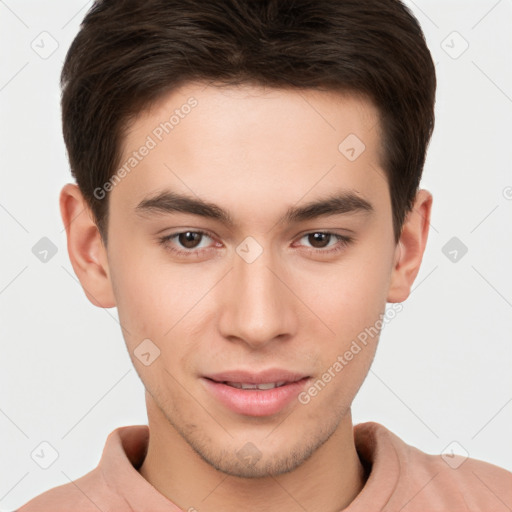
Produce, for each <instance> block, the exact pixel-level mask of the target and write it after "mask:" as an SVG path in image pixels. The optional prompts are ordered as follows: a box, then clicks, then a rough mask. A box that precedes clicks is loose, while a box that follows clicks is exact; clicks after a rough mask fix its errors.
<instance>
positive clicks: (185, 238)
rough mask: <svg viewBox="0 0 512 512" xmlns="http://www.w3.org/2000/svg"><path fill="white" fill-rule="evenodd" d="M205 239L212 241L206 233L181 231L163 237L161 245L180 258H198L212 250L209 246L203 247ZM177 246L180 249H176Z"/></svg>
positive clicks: (160, 241) (160, 240)
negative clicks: (206, 251) (202, 243)
mask: <svg viewBox="0 0 512 512" xmlns="http://www.w3.org/2000/svg"><path fill="white" fill-rule="evenodd" d="M205 237H206V238H210V239H212V237H211V236H210V235H209V234H208V233H206V231H180V232H178V233H173V234H171V235H166V236H164V237H161V238H160V239H159V243H160V244H161V245H163V246H164V247H165V248H166V249H168V250H169V251H171V252H173V253H176V254H178V255H179V256H194V255H196V256H197V255H199V254H201V253H202V252H204V251H205V250H209V249H210V248H209V247H208V246H204V245H203V246H201V242H202V241H203V239H204V238H205ZM173 240H174V241H173ZM177 244H178V247H176V245H177ZM180 247H183V248H184V250H181V249H180Z"/></svg>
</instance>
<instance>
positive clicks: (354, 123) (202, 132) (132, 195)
mask: <svg viewBox="0 0 512 512" xmlns="http://www.w3.org/2000/svg"><path fill="white" fill-rule="evenodd" d="M145 147H146V148H147V149H144V148H145ZM134 152H135V153H137V154H138V155H137V156H133V155H134ZM380 152H381V147H380V136H379V115H378V110H377V109H376V108H375V106H374V105H373V104H372V103H371V102H370V101H369V100H367V99H365V98H364V97H362V96H356V95H349V94H346V93H343V94H342V93H337V92H330V91H329V92H327V91H317V90H312V89H306V90H304V89H273V88H264V87H261V86H253V85H241V86H222V87H219V86H212V85H205V84H200V83H189V84H186V85H184V86H182V87H180V88H179V89H176V90H174V91H173V92H171V93H169V94H167V95H166V96H164V97H162V98H161V99H160V100H159V101H158V102H156V103H155V104H154V105H152V107H151V108H150V109H147V110H145V111H143V112H141V114H140V115H139V116H138V117H137V118H136V119H135V121H134V122H133V123H132V124H131V125H130V127H129V129H128V131H127V134H126V136H125V139H124V144H123V151H122V158H121V165H125V168H126V171H127V172H125V173H124V175H125V177H123V179H122V180H120V182H119V184H118V185H116V187H115V188H114V190H112V194H111V198H112V199H111V200H112V202H114V201H115V202H116V203H118V204H120V203H119V202H122V203H123V204H124V206H126V207H127V208H128V207H130V208H132V209H134V208H135V207H136V205H137V204H139V202H140V200H141V199H142V198H143V197H144V196H145V195H147V194H149V193H153V194H154V193H157V192H158V191H161V190H162V189H163V188H167V189H173V190H180V191H182V192H186V193H188V194H189V195H190V194H194V195H197V196H198V197H199V196H200V197H203V198H208V199H209V200H212V201H213V202H223V201H224V202H225V201H226V200H227V199H228V198H229V200H230V201H231V202H232V203H233V202H236V198H239V201H238V206H241V207H243V206H245V207H247V208H248V209H249V206H250V203H251V202H254V203H255V204H257V205H259V206H260V207H261V206H262V205H265V204H269V205H270V204H272V203H275V202H276V201H277V202H279V201H281V202H283V201H284V202H286V203H296V202H297V201H299V200H300V199H301V198H305V199H313V198H314V196H317V195H319V194H324V195H325V193H328V192H332V191H333V189H340V187H343V186H346V188H350V189H352V190H356V191H357V190H359V191H361V193H362V195H364V194H365V193H366V194H370V195H371V194H379V193H380V195H381V196H382V194H381V192H382V191H383V190H384V189H385V188H387V181H386V179H385V174H384V172H383V170H382V169H381V167H380V161H381V158H380ZM141 153H144V155H143V156H141ZM130 160H131V163H132V164H134V165H133V166H131V167H130V165H126V164H127V162H129V161H130ZM363 192H364V193H363ZM306 196H307V197H306ZM242 202H243V204H241V203H242Z"/></svg>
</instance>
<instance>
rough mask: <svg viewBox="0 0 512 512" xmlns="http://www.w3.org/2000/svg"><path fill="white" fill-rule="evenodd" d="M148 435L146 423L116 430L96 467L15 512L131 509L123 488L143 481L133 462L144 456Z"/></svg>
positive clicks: (111, 434)
mask: <svg viewBox="0 0 512 512" xmlns="http://www.w3.org/2000/svg"><path fill="white" fill-rule="evenodd" d="M147 438H148V427H147V426H145V425H133V426H125V427H119V428H117V429H115V430H114V431H112V432H111V433H110V434H109V435H108V437H107V440H106V442H105V446H104V449H103V454H102V456H101V460H100V462H99V463H98V465H97V467H96V468H94V469H93V470H92V471H90V472H89V473H87V474H85V475H84V476H82V477H80V478H78V479H76V480H73V481H71V482H69V483H65V484H63V485H59V486H57V487H54V488H52V489H49V490H48V491H46V492H43V493H42V494H39V495H38V496H36V497H34V498H32V499H31V500H30V501H28V502H27V503H25V504H24V505H23V506H22V507H20V508H18V509H17V510H16V511H15V512H47V511H51V512H69V511H70V510H77V511H78V510H79V511H80V512H98V510H101V511H102V512H110V511H114V510H115V511H116V512H117V511H120V510H131V507H130V506H129V505H128V503H127V501H126V499H125V494H124V492H123V489H124V487H126V486H129V487H130V486H131V487H133V488H140V487H141V485H142V486H143V485H144V483H145V481H144V480H143V479H142V477H141V476H140V475H139V474H138V473H137V470H136V469H135V468H134V467H133V465H132V464H138V463H139V462H140V460H141V459H142V458H143V457H144V453H145V447H146V443H147ZM141 481H142V483H141Z"/></svg>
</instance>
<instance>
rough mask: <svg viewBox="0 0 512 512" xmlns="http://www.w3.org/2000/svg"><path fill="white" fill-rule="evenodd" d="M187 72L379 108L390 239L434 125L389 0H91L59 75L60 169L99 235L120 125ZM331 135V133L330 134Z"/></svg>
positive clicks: (415, 50)
mask: <svg viewBox="0 0 512 512" xmlns="http://www.w3.org/2000/svg"><path fill="white" fill-rule="evenodd" d="M192 81H196V82H197V81H215V82H217V83H222V84H226V85H230V84H233V85H234V84H244V83H251V84H260V85H264V86H269V87H276V88H293V87H295V88H312V89H320V90H322V89H323V90H331V91H339V92H355V93H358V94H363V95H364V96H365V97H367V98H368V99H370V100H371V101H372V102H373V103H374V104H375V105H376V106H377V108H378V110H379V114H380V128H381V139H382V150H383V151H382V154H383V160H384V161H383V162H381V165H382V167H383V168H384V171H385V173H386V176H387V179H388V184H389V191H390V196H391V205H392V211H393V229H394V235H395V241H396V242H398V240H399V237H400V233H401V229H402V225H403V221H404V219H405V216H406V214H407V213H408V212H409V211H410V210H411V209H412V206H413V202H414V197H415V194H416V192H417V190H418V187H419V183H420V180H421V174H422V171H423V166H424V161H425V156H426V150H427V147H428V144H429V141H430V137H431V135H432V131H433V128H434V103H435V90H436V76H435V68H434V64H433V62H432V57H431V55H430V52H429V50H428V48H427V45H426V42H425V38H424V35H423V32H422V30H421V28H420V25H419V23H418V21H417V20H416V18H415V17H414V16H413V14H412V13H411V12H410V10H409V9H408V8H407V7H406V6H404V5H403V4H402V3H401V2H400V1H399V0H103V1H102V0H97V1H96V2H95V3H94V4H93V6H92V7H91V8H90V10H89V11H88V12H87V14H86V16H85V18H84V20H83V22H82V24H81V27H80V31H79V32H78V34H77V36H76V37H75V39H74V40H73V42H72V44H71V46H70V48H69V50H68V52H67V55H66V60H65V62H64V67H63V69H62V75H61V87H62V101H61V106H62V127H63V135H64V141H65V143H66V148H67V152H68V158H69V162H70V166H71V172H72V174H73V177H74V178H75V179H76V182H77V185H78V186H79V188H80V190H81V192H82V194H83V195H84V198H85V199H86V201H87V202H88V204H89V205H90V207H91V211H92V213H93V215H94V217H95V221H96V224H97V226H98V229H99V231H100V233H101V235H102V238H103V240H104V242H105V243H106V241H107V240H106V235H107V229H106V228H107V222H108V196H107V197H105V199H98V198H97V197H96V195H95V193H94V191H95V190H96V189H97V188H98V187H101V186H102V185H103V184H104V183H106V182H108V180H109V179H110V178H111V177H112V176H113V175H114V173H115V172H116V169H117V167H118V166H119V165H120V160H121V156H122V155H121V148H122V143H123V137H124V135H125V133H126V128H127V125H128V124H129V122H130V121H133V120H134V119H135V118H136V116H137V115H138V114H139V113H141V112H142V111H143V110H145V109H147V108H149V107H150V106H151V105H152V103H154V102H155V101H158V100H159V99H160V98H161V97H163V95H165V94H167V93H169V92H171V91H172V90H174V89H176V88H177V87H179V86H181V85H183V84H185V83H187V82H192ZM340 142H341V141H340Z"/></svg>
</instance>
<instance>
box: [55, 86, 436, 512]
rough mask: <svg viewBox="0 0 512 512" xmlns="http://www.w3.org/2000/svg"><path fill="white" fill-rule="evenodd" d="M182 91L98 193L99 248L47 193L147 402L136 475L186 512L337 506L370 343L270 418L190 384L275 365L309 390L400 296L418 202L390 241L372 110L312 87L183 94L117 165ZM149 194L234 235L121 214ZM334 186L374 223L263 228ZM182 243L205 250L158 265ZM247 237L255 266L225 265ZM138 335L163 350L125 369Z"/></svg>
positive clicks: (64, 195)
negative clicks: (155, 134)
mask: <svg viewBox="0 0 512 512" xmlns="http://www.w3.org/2000/svg"><path fill="white" fill-rule="evenodd" d="M190 96H194V98H196V99H197V101H198V105H197V106H196V107H195V108H194V109H193V110H192V111H191V112H190V114H188V115H187V116H185V117H184V118H183V119H181V120H180V123H179V125H177V126H176V127H175V128H174V130H173V131H172V132H171V133H170V134H168V135H166V136H165V137H164V138H163V140H162V141H161V142H160V143H159V144H158V145H157V146H156V147H155V148H154V149H152V150H151V151H150V152H149V154H148V155H147V156H146V157H145V158H144V159H143V160H142V161H141V162H140V163H139V164H138V165H137V167H136V168H135V169H134V170H132V171H131V172H130V173H129V174H128V175H127V176H126V177H125V178H124V179H123V180H122V181H121V182H120V183H119V184H117V185H116V186H115V187H114V189H113V190H112V191H111V192H110V199H109V201H110V203H109V223H108V248H106V247H105V246H104V244H103V241H102V239H101V237H100V235H99V232H98V230H97V228H96V225H95V223H94V221H93V218H92V215H91V213H90V210H89V208H88V206H87V204H86V203H85V201H84V199H83V197H82V195H81V194H80V191H79V190H78V188H77V187H76V185H73V184H67V185H66V186H65V187H64V188H63V189H62V192H61V196H60V207H61V214H62V218H63V221H64V224H65V226H66V232H67V237H68V251H69V256H70V260H71V263H72V265H73V268H74V270H75V272H76V274H77V276H78V278H79V279H80V282H81V283H82V286H83V289H84V291H85V293H86V295H87V297H88V298H89V300H90V301H91V302H92V303H93V304H95V305H97V306H99V307H114V306H116V307H117V308H118V313H119V318H120V322H121V324H122V328H123V335H124V338H125V341H126V345H127V348H128V350H129V353H130V357H131V358H132V361H133V364H134V366H135V368H136V370H137V372H138V374H139V376H140V378H141V380H142V382H143V384H144V386H145V389H146V404H147V412H148V422H149V426H150V432H151V436H150V441H149V448H148V453H147V456H146V459H145V461H144V463H143V465H142V466H141V468H140V469H139V471H140V473H141V475H142V476H143V477H144V478H146V479H147V480H148V481H149V482H150V483H151V484H152V485H153V486H154V487H156V489H158V491H160V492H161V493H162V494H164V495H165V496H167V497H168V498H169V499H171V500H172V501H174V502H175V503H176V504H177V505H178V506H179V507H181V508H182V509H183V510H187V509H190V508H191V507H194V508H195V509H197V510H201V511H206V512H207V511H218V510H223V511H226V512H231V511H235V510H236V511H239V510H254V511H266V510H281V511H283V512H287V511H298V510H301V511H303V510H308V511H324V512H325V511H338V510H341V509H342V508H344V507H346V506H347V505H348V504H349V503H350V502H351V501H353V499H354V498H355V496H356V495H357V494H358V493H359V492H360V491H361V489H362V487H363V486H364V483H365V474H364V471H363V467H362V465H361V462H360V460H359V458H358V455H357V452H356V450H355V446H354V440H353V433H352V417H351V404H352V401H353V399H354V397H355V395H356V394H357V392H358V390H359V388H360V386H361V384H362V383H363V381H364V379H365V378H366V375H367V373H368V371H369V368H370V365H371V362H372V360H373V357H374V354H375V350H376V346H377V341H378V336H377V337H375V338H374V339H373V340H372V341H371V342H370V343H368V344H367V346H365V347H364V348H363V350H361V351H360V352H359V353H358V354H357V355H356V356H354V358H353V359H352V360H351V361H350V362H349V363H348V364H347V365H346V366H345V367H344V368H343V371H341V372H339V373H338V374H336V377H335V378H333V379H332V380H331V381H330V382H329V383H328V385H327V386H325V388H324V389H322V391H321V392H319V393H318V394H317V395H316V396H315V397H314V399H312V400H311V401H310V402H309V403H307V404H302V403H300V402H299V401H298V400H294V401H293V402H292V403H291V404H290V405H289V406H287V407H286V408H285V409H283V410H282V411H280V412H278V413H277V414H275V415H271V416H266V417H251V416H246V415H241V414H237V413H234V412H232V411H231V410H229V409H227V408H225V407H224V406H223V405H222V404H221V403H219V402H218V401H216V399H215V398H213V397H212V395H210V394H209V393H208V391H207V389H206V388H205V387H204V386H203V384H202V381H201V379H200V377H201V376H202V375H205V374H208V373H213V372H221V371H226V370H232V369H243V370H249V371H256V370H262V369H267V368H284V369H288V370H291V371H297V372H303V373H305V374H307V375H310V376H312V379H313V380H315V379H318V378H320V377H321V376H322V374H323V373H324V372H325V371H326V370H327V369H328V368H329V367H331V366H332V365H333V363H334V362H335V361H336V360H337V357H338V355H340V354H344V353H345V351H346V350H347V349H348V348H349V347H350V344H351V343H352V341H353V340H354V339H356V338H357V335H358V334H359V333H360V332H362V331H364V330H365V328H367V327H369V326H373V325H374V324H375V322H376V321H377V320H379V318H380V317H379V315H380V314H384V312H385V306H386V302H390V303H393V302H402V301H404V300H405V299H406V298H407V297H408V295H409V293H410V289H411V285H412V284H413V282H414V279H415V278H416V275H417V273H418V271H419V268H420V264H421V260H422V257H423V253H424V250H425V246H426V242H427V235H428V227H429V220H430V213H431V206H432V195H431V194H430V192H428V191H426V190H419V191H418V193H417V196H416V200H415V204H414V208H413V209H412V211H411V212H410V213H409V214H408V216H407V219H406V221H405V223H404V226H403V230H402V234H401V237H400V242H399V243H398V244H395V242H394V237H393V228H392V213H391V200H390V196H389V189H388V184H387V181H386V178H385V174H384V171H383V170H382V168H381V165H380V132H379V117H378V111H377V110H376V108H375V107H374V106H373V104H372V103H370V102H369V101H368V100H365V99H364V98H359V97H356V96H353V95H341V94H335V93H331V92H325V91H313V90H301V91H297V90H285V89H264V88H261V87H256V86H249V85H243V86H239V87H233V86H230V87H227V88H222V89H220V88H218V87H215V86H213V85H208V86H207V85H204V84H197V83H196V84H193V83H189V84H186V85H185V86H183V87H182V88H181V89H179V90H175V91H173V92H172V93H171V94H169V95H167V96H166V97H165V98H163V99H162V100H161V101H160V102H158V103H157V104H156V105H154V107H153V108H152V109H150V110H147V111H144V112H143V113H142V114H141V115H140V116H139V117H138V118H137V119H136V120H135V122H134V123H133V124H132V126H131V128H130V130H129V132H128V134H127V137H126V139H125V141H124V142H125V144H124V146H123V147H124V156H123V159H122V160H123V162H124V161H125V159H126V157H127V156H128V155H129V154H130V153H131V152H132V151H134V150H136V149H137V148H139V147H140V146H141V145H142V144H143V143H144V141H145V140H146V138H147V136H148V134H151V133H152V131H153V130H154V128H155V127H156V126H158V125H159V123H160V122H162V121H163V120H166V119H168V118H169V116H170V113H172V112H173V111H174V110H175V109H176V108H180V106H181V105H183V104H184V103H186V101H187V99H188V98H189V97H190ZM350 133H353V134H356V135H357V136H358V137H359V139H360V140H361V141H363V142H364V144H365V146H366V149H365V150H364V151H363V152H362V153H361V155H360V156H359V157H358V158H357V159H356V160H354V161H350V160H349V159H347V158H346V157H345V155H343V154H342V153H341V152H340V151H339V150H338V146H339V144H340V142H342V141H343V140H344V139H345V137H346V136H347V135H348V134H350ZM164 188H169V189H171V190H173V191H176V192H179V193H184V194H188V195H191V196H193V197H196V196H197V197H199V198H202V199H205V200H208V201H210V202H213V203H215V204H217V205H219V206H221V207H222V208H224V209H226V210H228V211H229V212H230V214H231V216H232V217H233V219H234V220H235V221H236V227H233V228H229V227H227V226H225V225H223V224H222V223H220V222H219V221H217V220H214V219H207V218H203V217H201V216H198V215H192V214H185V213H167V214H164V213H160V214H155V215H147V214H144V215H139V214H137V213H136V211H135V207H136V206H137V205H138V204H139V203H140V201H142V199H144V198H146V197H148V196H150V195H154V194H155V193H156V192H159V191H161V190H162V189H164ZM341 188H343V189H351V190H353V191H356V192H357V194H358V195H359V196H361V197H363V198H365V199H366V200H368V201H369V202H370V203H371V204H372V205H373V207H374V212H373V213H372V214H363V213H350V214H338V215H333V216H326V217H319V218H315V219H311V220H307V221H304V222H299V223H293V224H279V223H277V221H278V219H279V218H280V217H281V216H282V215H283V213H284V212H285V211H286V209H287V208H288V207H290V206H296V205H301V204H305V203H306V202H309V201H314V200H317V199H320V198H324V197H325V196H327V195H329V194H331V193H332V192H333V191H334V190H339V189H341ZM194 230H196V231H197V230H205V231H208V232H209V233H211V234H212V235H213V236H212V237H211V238H209V237H208V236H206V237H204V238H203V239H202V240H200V239H199V240H198V241H197V242H196V246H198V247H199V248H207V249H206V251H205V252H203V253H202V254H199V255H197V254H196V255H195V256H179V255H176V254H174V253H173V252H171V250H170V248H169V247H175V248H177V249H181V250H182V251H186V250H188V251H194V250H195V251H196V252H197V248H196V249H194V246H193V244H190V245H188V246H186V245H184V244H183V243H180V241H181V242H183V238H182V239H181V240H180V239H178V237H175V238H174V239H173V240H172V241H171V242H169V244H168V246H167V247H165V246H162V245H161V244H159V242H158V240H159V237H161V236H164V235H169V234H173V233H176V232H178V233H179V232H185V231H194ZM317 231H329V232H332V233H336V234H340V235H346V236H352V237H353V241H352V242H351V243H350V244H349V245H347V246H345V247H343V248H342V250H341V251H339V252H338V253H334V254H332V253H331V254H328V253H327V254H324V255H322V254H321V251H327V250H329V249H332V248H333V247H336V246H339V243H338V241H337V239H336V238H334V237H331V239H327V240H324V242H323V245H322V243H318V242H317V243H316V245H315V240H314V239H312V237H308V236H306V235H307V234H311V233H315V232H317ZM248 236H251V237H253V238H254V239H255V240H256V241H257V242H258V244H259V245H260V246H261V248H262V250H263V252H262V253H261V255H260V256H259V257H258V258H257V259H256V260H255V261H253V262H252V263H247V262H246V261H245V260H244V259H243V258H241V257H240V256H239V255H238V253H237V252H236V248H237V247H238V245H239V244H240V243H241V242H242V241H243V240H244V239H245V238H246V237H248ZM326 246H327V247H326ZM315 248H316V250H317V252H316V253H315V252H311V251H315ZM146 338H149V339H150V340H152V342H153V343H154V344H155V345H156V346H158V348H159V349H160V356H159V357H158V358H157V359H155V360H154V362H152V363H151V364H150V365H149V366H145V365H143V364H142V363H141V361H139V359H138V358H137V357H135V356H134V350H135V349H136V347H137V346H138V345H139V344H140V343H141V341H142V340H143V339H146ZM247 442H251V443H252V444H253V445H254V446H256V447H257V449H258V451H259V453H260V455H261V458H260V460H259V461H258V462H257V463H255V464H252V465H250V464H247V462H246V461H244V460H241V459H240V458H239V457H238V456H237V451H238V450H239V449H241V448H242V447H243V446H244V445H245V444H246V443H247Z"/></svg>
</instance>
